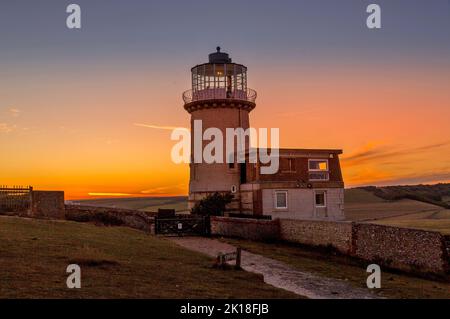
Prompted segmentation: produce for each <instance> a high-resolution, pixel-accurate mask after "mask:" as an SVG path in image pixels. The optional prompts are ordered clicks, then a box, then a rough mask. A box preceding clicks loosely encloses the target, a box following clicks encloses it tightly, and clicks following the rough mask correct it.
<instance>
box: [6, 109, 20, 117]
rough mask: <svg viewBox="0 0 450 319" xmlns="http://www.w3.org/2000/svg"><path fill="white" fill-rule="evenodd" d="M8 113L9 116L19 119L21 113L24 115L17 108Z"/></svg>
mask: <svg viewBox="0 0 450 319" xmlns="http://www.w3.org/2000/svg"><path fill="white" fill-rule="evenodd" d="M8 113H9V115H10V116H11V117H19V116H20V113H22V112H21V111H20V110H19V109H16V108H10V109H9V110H8Z"/></svg>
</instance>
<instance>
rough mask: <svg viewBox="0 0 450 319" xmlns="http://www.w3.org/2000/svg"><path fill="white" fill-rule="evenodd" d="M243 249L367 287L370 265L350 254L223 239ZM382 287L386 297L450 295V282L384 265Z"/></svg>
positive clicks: (380, 290) (448, 296)
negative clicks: (391, 268)
mask: <svg viewBox="0 0 450 319" xmlns="http://www.w3.org/2000/svg"><path fill="white" fill-rule="evenodd" d="M222 240H223V241H226V242H228V243H230V244H233V245H236V246H240V247H242V248H243V249H245V250H247V251H250V252H253V253H255V254H261V255H264V256H266V257H269V258H273V259H276V260H279V261H281V262H284V263H286V264H288V265H291V266H292V267H294V268H296V269H298V270H300V271H305V272H310V273H313V274H316V275H319V276H324V277H329V278H336V279H341V280H345V281H346V282H348V283H349V284H350V285H352V286H353V287H360V288H367V286H366V279H367V276H368V275H369V274H368V273H366V267H367V265H368V264H367V265H365V264H361V261H359V260H355V259H352V258H349V257H346V256H341V255H335V254H332V253H329V252H324V251H319V250H317V249H314V248H305V247H300V246H297V245H290V244H286V243H261V242H254V241H248V240H240V239H222ZM381 280H382V281H381V289H379V290H375V292H376V293H377V294H379V295H380V296H381V297H386V298H450V293H449V292H450V283H448V282H440V281H433V280H427V279H422V278H417V277H413V276H408V275H405V274H399V273H392V272H389V271H385V270H383V269H382V275H381ZM448 280H450V278H448Z"/></svg>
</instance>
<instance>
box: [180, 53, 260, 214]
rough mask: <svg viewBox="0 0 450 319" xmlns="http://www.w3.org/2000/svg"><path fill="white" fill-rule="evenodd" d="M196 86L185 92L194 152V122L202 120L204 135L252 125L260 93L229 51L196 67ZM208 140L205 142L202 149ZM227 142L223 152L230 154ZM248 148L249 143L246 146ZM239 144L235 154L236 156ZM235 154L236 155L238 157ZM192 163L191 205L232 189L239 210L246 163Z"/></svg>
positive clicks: (233, 205) (194, 71)
mask: <svg viewBox="0 0 450 319" xmlns="http://www.w3.org/2000/svg"><path fill="white" fill-rule="evenodd" d="M191 72H192V89H191V90H188V91H186V92H184V93H183V100H184V108H185V109H186V111H188V112H189V113H190V114H191V133H192V134H191V136H192V141H191V154H194V121H196V120H201V121H202V132H201V133H202V135H203V132H204V131H205V130H207V129H208V128H217V129H219V130H220V131H221V132H222V135H223V136H224V137H225V136H226V129H227V128H233V129H236V128H243V129H244V130H246V129H247V128H249V126H250V124H249V113H250V112H251V111H252V110H253V109H254V108H255V106H256V104H255V100H256V92H255V91H254V90H251V89H249V88H248V87H247V68H246V67H245V66H244V65H242V64H237V63H233V62H232V60H231V58H230V57H229V55H228V54H227V53H224V52H221V51H220V47H217V52H214V53H212V54H210V55H209V62H208V63H204V64H200V65H197V66H195V67H193V68H192V70H191ZM206 144H208V142H203V145H202V150H203V148H204V146H205V145H206ZM225 144H226V143H225V142H224V143H223V145H224V146H223V147H224V149H223V154H227V153H226V149H225V148H226V145H225ZM246 146H247V147H248V145H246ZM236 147H237V146H236V143H235V149H234V150H233V154H235V155H236V153H237V152H236ZM235 155H234V156H235ZM234 162H235V163H226V162H224V163H212V164H208V163H205V162H204V161H202V162H201V163H195V162H194V158H193V155H192V158H191V164H190V183H189V208H191V207H193V206H194V205H195V203H196V202H197V201H199V200H200V199H202V198H204V197H205V196H207V195H208V194H211V193H214V192H232V193H234V194H235V199H234V201H233V203H232V204H231V205H230V209H233V210H234V209H236V210H239V203H240V185H241V184H242V183H245V182H246V181H245V178H246V172H245V165H241V164H238V163H236V158H235V160H234Z"/></svg>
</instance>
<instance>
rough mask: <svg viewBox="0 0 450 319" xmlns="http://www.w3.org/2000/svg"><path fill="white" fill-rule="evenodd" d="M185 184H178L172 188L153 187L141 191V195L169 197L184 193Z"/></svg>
mask: <svg viewBox="0 0 450 319" xmlns="http://www.w3.org/2000/svg"><path fill="white" fill-rule="evenodd" d="M185 188H187V185H186V184H179V185H174V186H163V187H155V188H150V189H146V190H143V191H141V194H145V195H171V194H176V193H180V194H181V193H184V192H185Z"/></svg>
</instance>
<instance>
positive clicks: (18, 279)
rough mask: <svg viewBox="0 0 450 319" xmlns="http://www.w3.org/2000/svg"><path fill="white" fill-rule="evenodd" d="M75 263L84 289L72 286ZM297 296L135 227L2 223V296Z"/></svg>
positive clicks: (8, 219) (0, 220)
mask: <svg viewBox="0 0 450 319" xmlns="http://www.w3.org/2000/svg"><path fill="white" fill-rule="evenodd" d="M71 263H77V264H79V265H80V266H81V271H82V288H81V289H68V288H67V287H66V279H67V276H68V274H66V267H67V265H69V264H71ZM296 297H298V296H296V295H293V294H291V293H289V292H286V291H284V290H280V289H277V288H274V287H272V286H269V285H267V284H265V283H264V282H263V280H262V277H260V276H258V275H254V274H250V273H247V272H244V271H234V270H218V269H214V268H212V260H211V259H210V258H208V257H206V256H204V255H201V254H197V253H194V252H191V251H188V250H185V249H182V248H180V247H178V246H177V245H175V244H174V243H172V242H170V241H168V240H165V239H162V238H157V237H154V236H150V235H147V234H144V233H142V232H139V231H136V230H133V229H129V228H122V227H96V226H94V225H90V224H81V223H75V222H56V221H44V220H31V219H21V218H15V217H0V298H296Z"/></svg>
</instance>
